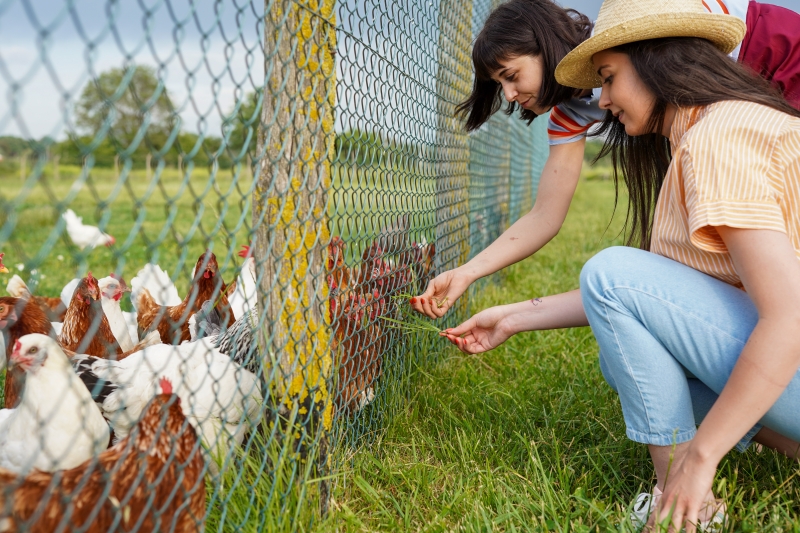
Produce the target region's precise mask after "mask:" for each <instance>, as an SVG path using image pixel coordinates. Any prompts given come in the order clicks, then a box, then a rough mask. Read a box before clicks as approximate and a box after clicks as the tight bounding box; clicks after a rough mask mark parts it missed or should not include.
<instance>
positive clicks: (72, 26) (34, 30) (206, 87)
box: [0, 0, 800, 138]
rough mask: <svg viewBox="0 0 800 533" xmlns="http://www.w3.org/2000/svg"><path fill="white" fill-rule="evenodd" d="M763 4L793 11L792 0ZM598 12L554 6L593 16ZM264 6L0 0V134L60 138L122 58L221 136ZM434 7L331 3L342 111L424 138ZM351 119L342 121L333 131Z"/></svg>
mask: <svg viewBox="0 0 800 533" xmlns="http://www.w3.org/2000/svg"><path fill="white" fill-rule="evenodd" d="M771 3H775V4H778V5H783V6H785V7H790V8H794V9H796V10H800V0H772V2H771ZM71 4H74V5H71ZM365 4H367V5H369V7H368V8H364V5H365ZM481 4H485V5H488V0H476V11H477V10H480V9H481V8H480V5H481ZM600 4H601V1H600V0H564V2H563V5H565V6H568V7H573V8H575V9H577V10H579V11H581V12H583V13H585V14H586V15H588V16H589V17H590V18H592V19H594V18H595V17H596V15H597V12H598V10H599V8H600ZM193 6H194V7H193ZM263 9H264V3H263V1H261V0H137V1H134V0H0V135H22V136H25V137H34V138H40V137H42V136H45V135H50V136H53V137H55V138H64V131H65V127H68V126H69V124H70V122H71V109H72V107H73V105H74V102H75V100H76V99H77V98H78V96H79V95H80V91H81V89H82V88H83V86H84V85H85V84H86V83H87V81H88V80H90V79H91V78H92V77H93V76H95V75H96V74H98V73H100V72H102V71H104V70H107V69H109V68H112V67H118V66H120V65H122V64H123V63H125V62H126V61H132V62H136V63H143V64H148V65H152V66H156V67H158V68H159V74H160V76H161V77H162V79H163V80H164V82H165V84H166V86H167V88H168V89H169V92H170V94H171V96H172V97H173V101H174V103H175V104H176V105H177V107H178V109H179V111H180V115H181V117H182V119H183V121H184V129H186V130H188V131H195V132H198V131H205V132H207V133H209V134H211V135H219V134H220V124H221V122H222V120H223V117H224V116H225V115H226V114H227V113H229V112H230V111H231V109H232V108H233V107H234V104H235V101H236V98H237V97H240V96H242V95H243V94H244V93H246V92H248V91H252V90H253V88H254V87H256V86H258V85H260V84H261V83H262V79H263V63H262V62H263V59H262V56H261V55H260V54H259V49H260V46H261V45H260V42H261V36H260V32H261V27H260V24H259V20H260V18H261V15H262V12H263ZM485 9H486V7H485V6H484V10H485ZM435 11H436V10H435V7H434V3H433V2H431V1H429V0H403V1H402V2H401V1H400V0H375V1H370V2H366V3H365V2H364V1H363V0H339V15H338V19H339V23H340V25H342V26H343V27H345V28H346V29H347V31H348V34H347V35H345V34H342V35H341V36H340V39H339V46H340V53H339V57H338V60H339V69H338V79H339V81H340V89H339V95H338V97H339V102H340V105H342V106H344V108H346V109H348V110H349V111H351V112H353V113H352V114H355V115H360V116H361V118H362V119H364V118H368V120H369V121H374V123H373V124H371V125H372V126H373V127H375V128H378V129H380V128H385V127H389V128H391V129H396V130H400V131H409V128H411V129H413V128H417V129H419V130H420V132H422V130H425V133H419V135H421V136H427V135H428V130H429V129H430V127H431V126H432V125H435V119H433V118H432V117H433V115H434V114H435V109H434V104H433V100H432V91H435V67H434V66H433V65H432V61H433V60H435V54H434V52H433V50H435V48H436V46H437V36H436V33H437V30H436V20H435V18H436V14H435ZM366 19H372V20H374V21H377V22H373V23H371V24H366V23H365V20H366ZM387 28H390V30H391V31H390V32H389V34H390V37H391V38H390V39H386V38H385V35H383V34H384V32H385V30H386V29H387ZM343 46H349V47H350V48H349V49H348V50H344V49H341V47H343ZM410 47H418V49H417V50H416V51H415V52H414V53H412V54H409V53H408V49H409V48H410ZM400 64H402V65H403V67H402V68H398V65H400ZM370 69H372V71H373V72H374V71H379V72H381V74H380V75H379V76H374V75H370ZM403 69H408V70H410V72H411V75H408V72H405V71H404V70H403ZM15 85H16V86H17V87H18V89H16V90H14V89H12V87H13V86H15ZM393 87H394V88H395V89H397V90H396V91H391V90H387V89H392V88H393ZM356 118H358V117H356ZM352 120H353V117H348V116H347V113H340V116H339V124H338V127H339V128H340V129H341V128H345V127H348V126H352V125H353V124H352ZM431 121H433V122H431ZM355 125H361V124H355Z"/></svg>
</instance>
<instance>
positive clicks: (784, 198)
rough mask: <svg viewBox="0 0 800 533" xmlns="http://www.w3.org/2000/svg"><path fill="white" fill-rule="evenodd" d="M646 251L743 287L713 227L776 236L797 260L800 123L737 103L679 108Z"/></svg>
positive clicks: (799, 240) (799, 251)
mask: <svg viewBox="0 0 800 533" xmlns="http://www.w3.org/2000/svg"><path fill="white" fill-rule="evenodd" d="M670 144H671V147H672V163H671V164H670V166H669V170H668V171H667V175H666V177H665V178H664V183H663V185H662V187H661V193H660V194H659V197H658V202H657V203H656V210H655V216H654V219H653V232H652V240H651V241H650V251H651V252H653V253H657V254H659V255H663V256H665V257H669V258H671V259H674V260H675V261H679V262H681V263H683V264H685V265H687V266H690V267H692V268H694V269H696V270H699V271H701V272H705V273H706V274H709V275H711V276H714V277H715V278H718V279H720V280H722V281H725V282H727V283H730V284H731V285H735V286H737V287H741V286H742V282H741V280H740V279H739V275H738V274H737V273H736V270H735V269H734V267H733V262H732V261H731V257H730V254H729V253H728V250H727V248H726V247H725V243H724V242H723V241H722V239H721V238H720V236H719V234H718V233H717V231H716V230H715V229H714V226H730V227H734V228H745V229H767V230H775V231H780V232H783V233H785V234H787V235H788V236H789V239H790V240H791V242H792V245H793V246H794V250H795V254H796V255H797V257H798V259H799V260H800V118H796V117H792V116H790V115H787V114H785V113H781V112H778V111H775V110H774V109H772V108H769V107H766V106H762V105H759V104H753V103H749V102H742V101H725V102H718V103H716V104H712V105H708V106H698V107H689V108H681V109H679V110H678V111H677V112H676V114H675V119H674V121H673V123H672V128H671V130H670Z"/></svg>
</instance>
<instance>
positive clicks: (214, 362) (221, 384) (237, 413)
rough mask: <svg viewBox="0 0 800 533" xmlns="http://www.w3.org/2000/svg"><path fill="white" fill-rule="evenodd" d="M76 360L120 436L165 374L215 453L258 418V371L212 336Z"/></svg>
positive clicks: (259, 404)
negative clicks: (114, 356)
mask: <svg viewBox="0 0 800 533" xmlns="http://www.w3.org/2000/svg"><path fill="white" fill-rule="evenodd" d="M72 363H73V366H74V367H75V369H76V371H77V373H78V375H79V376H80V379H81V380H83V382H84V383H85V384H86V386H87V387H88V388H89V389H90V390H92V391H93V394H94V398H95V401H96V402H97V403H98V405H99V406H100V409H101V411H102V412H103V414H104V415H105V416H106V418H108V420H109V423H110V424H111V427H112V428H113V429H114V434H115V436H116V437H117V438H118V439H119V438H122V437H125V436H126V435H128V433H129V432H130V430H131V429H132V428H133V426H134V425H135V424H136V422H137V421H138V420H139V417H140V416H141V413H142V410H143V409H144V408H145V406H146V405H147V402H148V401H150V399H151V398H152V397H153V396H154V395H155V394H156V391H157V390H158V383H159V379H161V378H167V379H169V380H170V381H171V382H172V384H173V386H174V387H175V389H174V390H175V393H176V394H177V395H178V396H179V397H180V399H181V407H182V408H183V412H184V414H185V415H186V417H187V418H188V419H189V421H190V422H191V423H192V424H193V425H194V426H195V427H196V428H197V429H198V430H199V431H200V434H201V437H202V439H203V442H204V443H205V445H206V446H207V447H208V448H210V449H212V450H213V451H214V455H217V454H223V455H224V452H225V450H226V449H227V448H228V447H229V446H231V445H232V444H233V442H231V440H233V441H235V442H236V443H241V442H242V439H243V438H244V434H245V432H246V431H247V429H248V428H250V427H251V426H252V425H253V424H254V423H255V422H256V421H257V420H258V413H259V409H260V406H261V392H260V389H259V383H258V380H257V378H256V376H255V375H253V373H252V372H249V371H247V370H245V369H244V368H241V367H240V366H239V365H237V364H236V363H234V362H233V361H231V358H230V357H228V356H227V355H225V354H223V353H221V352H220V351H219V350H217V349H215V348H214V346H213V344H212V343H211V342H209V340H208V339H202V340H200V341H197V342H192V343H184V344H181V345H179V346H173V345H169V344H159V345H156V346H150V347H148V348H145V349H144V350H142V351H140V352H136V353H134V354H131V355H129V356H128V357H126V358H125V359H123V360H122V361H112V360H108V359H99V358H96V357H90V356H81V355H79V356H76V357H74V358H73V361H72Z"/></svg>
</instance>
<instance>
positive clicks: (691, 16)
mask: <svg viewBox="0 0 800 533" xmlns="http://www.w3.org/2000/svg"><path fill="white" fill-rule="evenodd" d="M654 19H655V20H654ZM746 31H747V26H746V25H745V23H744V21H743V20H741V19H739V18H737V17H734V16H731V15H719V14H713V13H664V14H659V15H648V16H646V17H640V18H637V19H632V20H628V21H626V22H625V23H623V24H619V25H616V26H613V27H611V28H609V29H608V30H606V31H604V32H602V33H599V34H597V35H593V36H592V37H589V38H588V39H586V40H585V41H584V42H582V43H581V44H579V45H578V46H577V47H576V48H575V49H574V50H572V52H570V53H569V54H567V55H566V56H564V59H562V60H561V62H560V63H559V64H558V66H557V67H556V72H555V75H556V81H558V83H560V84H561V85H565V86H567V87H575V88H577V89H592V88H594V87H600V86H601V85H602V82H601V80H600V77H599V76H598V75H597V72H596V69H595V68H594V64H593V63H592V56H593V55H594V54H596V53H597V52H602V51H603V50H608V49H609V48H613V47H615V46H619V45H622V44H627V43H632V42H636V41H645V40H648V39H660V38H663V37H700V38H702V39H707V40H709V41H711V42H712V43H713V44H714V45H715V46H716V47H717V48H719V49H720V50H722V51H723V52H724V53H726V54H729V53H731V52H732V51H733V50H734V49H735V48H736V47H737V46H738V45H739V43H741V42H742V39H744V34H745V32H746Z"/></svg>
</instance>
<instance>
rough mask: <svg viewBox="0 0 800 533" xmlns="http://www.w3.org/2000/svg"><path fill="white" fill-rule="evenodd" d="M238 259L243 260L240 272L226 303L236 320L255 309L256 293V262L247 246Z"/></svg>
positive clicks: (243, 248) (243, 247) (240, 252)
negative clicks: (234, 287) (228, 303)
mask: <svg viewBox="0 0 800 533" xmlns="http://www.w3.org/2000/svg"><path fill="white" fill-rule="evenodd" d="M239 257H243V258H245V260H244V264H243V265H242V271H241V272H240V273H239V277H238V278H237V279H236V290H234V292H233V296H231V297H230V298H229V299H228V301H229V302H230V304H231V309H232V310H233V316H234V318H236V320H239V319H240V318H242V317H243V316H244V315H245V314H246V313H247V312H248V311H250V310H252V309H256V304H257V293H258V284H257V283H256V281H257V280H258V276H256V262H255V260H254V259H253V256H252V255H251V254H250V247H249V246H242V249H241V250H240V251H239Z"/></svg>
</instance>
